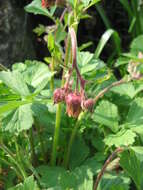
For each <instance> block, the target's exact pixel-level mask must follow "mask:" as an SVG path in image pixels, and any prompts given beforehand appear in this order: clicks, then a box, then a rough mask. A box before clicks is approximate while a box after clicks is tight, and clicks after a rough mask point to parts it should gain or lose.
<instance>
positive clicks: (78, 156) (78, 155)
mask: <svg viewBox="0 0 143 190" xmlns="http://www.w3.org/2000/svg"><path fill="white" fill-rule="evenodd" d="M88 155H89V148H88V146H87V145H86V144H85V142H84V140H83V139H82V138H81V137H78V138H76V139H75V141H74V143H73V145H72V149H71V154H70V162H69V165H70V168H72V169H73V168H75V167H77V166H79V165H80V164H81V163H82V162H83V161H85V159H86V158H87V156H88Z"/></svg>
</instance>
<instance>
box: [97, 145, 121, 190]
mask: <svg viewBox="0 0 143 190" xmlns="http://www.w3.org/2000/svg"><path fill="white" fill-rule="evenodd" d="M123 150H124V149H123V148H120V147H118V148H117V149H116V150H115V151H114V152H113V153H112V154H111V155H110V156H109V158H108V159H107V160H106V162H105V164H104V165H103V168H102V169H101V171H100V173H99V174H98V176H97V178H96V182H95V185H94V190H97V187H98V184H99V182H100V180H101V178H102V176H103V174H104V172H105V170H106V168H107V166H108V165H109V164H110V162H111V161H112V160H113V158H114V157H115V156H116V155H117V154H118V153H121V152H123Z"/></svg>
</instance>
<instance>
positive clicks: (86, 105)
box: [83, 98, 94, 112]
mask: <svg viewBox="0 0 143 190" xmlns="http://www.w3.org/2000/svg"><path fill="white" fill-rule="evenodd" d="M93 106H94V100H93V99H92V98H89V99H87V100H85V101H84V102H83V108H84V109H86V110H88V111H90V112H92V111H93Z"/></svg>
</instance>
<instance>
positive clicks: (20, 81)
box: [0, 71, 30, 96]
mask: <svg viewBox="0 0 143 190" xmlns="http://www.w3.org/2000/svg"><path fill="white" fill-rule="evenodd" d="M0 80H2V81H3V83H4V84H6V85H7V86H8V87H9V88H11V89H12V90H13V91H14V92H15V93H17V94H20V95H21V96H28V95H30V92H29V89H28V87H27V85H26V83H25V82H24V78H23V76H22V75H21V73H20V72H18V71H13V72H10V71H8V72H7V71H2V72H0Z"/></svg>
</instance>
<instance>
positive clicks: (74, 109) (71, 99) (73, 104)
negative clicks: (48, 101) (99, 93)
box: [65, 92, 82, 118]
mask: <svg viewBox="0 0 143 190" xmlns="http://www.w3.org/2000/svg"><path fill="white" fill-rule="evenodd" d="M65 101H66V112H67V114H68V116H69V117H74V118H77V117H78V116H79V114H80V112H81V110H82V108H81V95H80V94H78V93H75V92H71V93H69V94H68V95H67V96H66V98H65Z"/></svg>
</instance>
